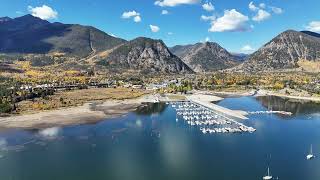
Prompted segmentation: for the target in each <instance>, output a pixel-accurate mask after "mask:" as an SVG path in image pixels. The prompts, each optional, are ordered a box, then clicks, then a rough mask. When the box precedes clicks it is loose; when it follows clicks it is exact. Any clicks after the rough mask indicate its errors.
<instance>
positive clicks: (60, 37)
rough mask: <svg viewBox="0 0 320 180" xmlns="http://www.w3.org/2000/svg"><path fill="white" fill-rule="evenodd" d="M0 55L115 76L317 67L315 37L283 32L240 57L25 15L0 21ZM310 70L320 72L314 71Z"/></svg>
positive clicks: (319, 40)
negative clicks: (52, 59)
mask: <svg viewBox="0 0 320 180" xmlns="http://www.w3.org/2000/svg"><path fill="white" fill-rule="evenodd" d="M0 53H1V54H6V55H7V54H9V55H19V56H25V55H28V56H30V54H32V55H43V56H51V55H54V54H59V57H63V60H62V61H59V62H60V63H61V64H68V59H72V60H73V61H72V63H71V64H74V63H76V65H81V67H82V65H83V67H88V66H94V67H98V68H97V69H106V70H108V71H114V72H118V73H119V72H120V73H121V72H123V71H128V70H129V71H130V70H132V71H139V72H143V73H192V72H197V73H203V72H214V71H218V70H224V69H229V70H236V71H248V72H255V71H272V70H284V69H296V68H300V69H303V70H309V69H310V68H311V69H312V67H313V70H314V69H315V68H314V67H319V65H320V35H319V34H317V33H315V32H310V31H301V32H298V31H294V30H288V31H285V32H283V33H281V34H279V35H278V36H276V37H275V38H273V39H272V40H271V41H270V42H268V43H267V44H265V45H264V46H263V47H261V48H260V49H259V50H257V51H256V52H254V53H253V54H251V55H246V54H237V53H230V52H228V51H227V50H226V49H224V48H223V47H221V46H220V45H219V44H217V43H214V42H204V43H196V44H191V45H178V46H174V47H172V48H168V47H167V46H166V45H165V43H164V42H163V41H162V40H155V39H150V38H145V37H139V38H136V39H133V40H131V41H126V40H124V39H121V38H117V37H114V36H111V35H109V34H107V33H105V32H103V31H101V30H99V29H96V28H94V27H91V26H82V25H78V24H62V23H58V22H55V23H50V22H48V21H45V20H42V19H40V18H37V17H34V16H32V15H25V16H22V17H17V18H13V19H12V18H9V17H3V18H0ZM0 61H1V58H0ZM42 64H43V63H42ZM44 64H46V63H44ZM76 65H75V66H76ZM68 68H72V66H71V67H70V66H69V67H68ZM315 70H316V71H317V70H318V71H320V69H319V68H318V69H317V68H316V69H315Z"/></svg>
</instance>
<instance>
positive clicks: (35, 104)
mask: <svg viewBox="0 0 320 180" xmlns="http://www.w3.org/2000/svg"><path fill="white" fill-rule="evenodd" d="M144 94H147V92H146V91H144V90H139V89H129V88H97V89H82V90H73V91H64V92H58V93H56V94H54V95H52V96H48V97H45V98H36V99H35V100H33V101H32V100H27V101H22V102H19V103H18V105H17V113H18V114H25V113H36V112H39V111H43V110H54V109H60V108H65V107H74V106H79V105H83V104H84V103H87V102H91V101H105V100H123V99H133V98H138V97H140V96H142V95H144Z"/></svg>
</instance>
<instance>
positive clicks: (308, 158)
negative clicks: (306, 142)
mask: <svg viewBox="0 0 320 180" xmlns="http://www.w3.org/2000/svg"><path fill="white" fill-rule="evenodd" d="M314 157H315V156H314V155H313V152H312V144H311V147H310V154H308V155H307V160H311V159H313V158H314Z"/></svg>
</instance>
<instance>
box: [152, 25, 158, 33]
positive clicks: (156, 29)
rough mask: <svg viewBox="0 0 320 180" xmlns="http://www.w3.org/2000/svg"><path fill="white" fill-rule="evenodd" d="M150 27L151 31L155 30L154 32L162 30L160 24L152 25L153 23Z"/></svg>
mask: <svg viewBox="0 0 320 180" xmlns="http://www.w3.org/2000/svg"><path fill="white" fill-rule="evenodd" d="M150 29H151V31H152V32H154V33H156V32H159V31H160V28H159V27H158V26H155V25H151V24H150Z"/></svg>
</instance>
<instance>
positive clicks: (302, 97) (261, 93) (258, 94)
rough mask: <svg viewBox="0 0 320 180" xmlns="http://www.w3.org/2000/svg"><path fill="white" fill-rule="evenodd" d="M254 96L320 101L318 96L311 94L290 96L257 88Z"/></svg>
mask: <svg viewBox="0 0 320 180" xmlns="http://www.w3.org/2000/svg"><path fill="white" fill-rule="evenodd" d="M255 96H277V97H282V98H287V99H293V100H303V101H312V102H320V96H319V97H313V96H292V95H286V94H281V93H277V92H272V91H266V90H259V91H258V92H257V94H256V95H255Z"/></svg>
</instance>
